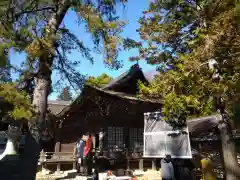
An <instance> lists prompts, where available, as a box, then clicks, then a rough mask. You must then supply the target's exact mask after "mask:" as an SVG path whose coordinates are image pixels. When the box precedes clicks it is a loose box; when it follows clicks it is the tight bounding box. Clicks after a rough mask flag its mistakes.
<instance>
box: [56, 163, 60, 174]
mask: <svg viewBox="0 0 240 180" xmlns="http://www.w3.org/2000/svg"><path fill="white" fill-rule="evenodd" d="M60 171H61V164H60V163H57V173H58V174H59V173H60Z"/></svg>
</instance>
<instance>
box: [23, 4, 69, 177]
mask: <svg viewBox="0 0 240 180" xmlns="http://www.w3.org/2000/svg"><path fill="white" fill-rule="evenodd" d="M70 3H71V1H69V0H62V1H60V2H59V3H58V8H57V9H58V10H57V12H56V13H54V14H53V15H52V17H50V20H49V23H48V25H47V27H46V34H45V37H49V36H51V35H55V34H56V32H57V29H58V27H59V25H60V24H61V22H62V20H63V18H64V16H65V14H66V12H67V10H68V8H69V7H70ZM52 44H54V42H52ZM52 62H53V57H52V56H51V55H49V54H44V56H41V57H40V60H39V69H38V75H37V77H36V87H35V89H34V93H33V102H32V104H33V107H34V109H35V112H36V114H37V116H36V118H35V119H34V120H32V121H29V133H28V134H27V137H26V144H25V148H24V154H23V156H22V157H21V158H20V159H21V173H20V176H21V178H20V179H24V180H33V179H35V178H36V172H37V164H38V159H39V154H40V151H41V136H42V132H43V130H44V129H43V128H44V125H45V117H46V111H47V97H48V94H49V89H50V86H51V66H52Z"/></svg>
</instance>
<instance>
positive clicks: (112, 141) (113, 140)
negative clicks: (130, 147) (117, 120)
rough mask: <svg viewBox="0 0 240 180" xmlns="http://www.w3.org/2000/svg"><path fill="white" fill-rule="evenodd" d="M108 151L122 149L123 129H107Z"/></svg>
mask: <svg viewBox="0 0 240 180" xmlns="http://www.w3.org/2000/svg"><path fill="white" fill-rule="evenodd" d="M107 136H108V141H107V144H108V145H107V147H108V149H115V148H116V147H118V148H120V149H123V148H124V128H123V127H108V132H107Z"/></svg>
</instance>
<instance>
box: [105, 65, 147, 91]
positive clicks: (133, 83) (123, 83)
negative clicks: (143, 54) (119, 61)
mask: <svg viewBox="0 0 240 180" xmlns="http://www.w3.org/2000/svg"><path fill="white" fill-rule="evenodd" d="M139 81H142V82H143V83H145V84H148V83H149V81H148V80H147V78H146V77H145V75H144V73H143V71H142V69H141V68H140V67H139V65H138V64H134V65H133V66H131V67H130V69H129V70H128V71H126V72H124V73H123V74H121V75H120V76H118V77H117V78H115V79H113V80H112V81H111V82H110V83H109V84H107V85H106V86H105V87H103V88H102V90H110V91H115V92H123V93H126V94H136V93H137V92H138V82H139Z"/></svg>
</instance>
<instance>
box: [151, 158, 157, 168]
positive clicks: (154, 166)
mask: <svg viewBox="0 0 240 180" xmlns="http://www.w3.org/2000/svg"><path fill="white" fill-rule="evenodd" d="M152 170H156V159H153V160H152Z"/></svg>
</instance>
